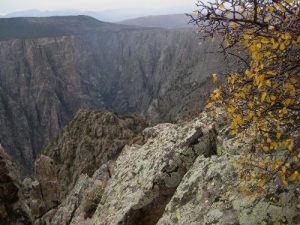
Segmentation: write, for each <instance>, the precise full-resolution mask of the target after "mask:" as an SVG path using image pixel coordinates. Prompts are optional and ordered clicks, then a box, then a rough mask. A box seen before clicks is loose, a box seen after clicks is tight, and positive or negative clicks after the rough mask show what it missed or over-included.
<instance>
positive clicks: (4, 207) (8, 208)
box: [0, 145, 32, 225]
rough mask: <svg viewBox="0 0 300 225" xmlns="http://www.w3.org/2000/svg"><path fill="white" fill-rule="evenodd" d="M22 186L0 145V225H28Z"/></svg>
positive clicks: (27, 212) (29, 222) (29, 220)
mask: <svg viewBox="0 0 300 225" xmlns="http://www.w3.org/2000/svg"><path fill="white" fill-rule="evenodd" d="M24 199H25V198H24V195H23V188H22V184H21V182H20V180H19V176H18V173H17V171H16V169H15V167H14V166H13V163H12V161H11V159H10V157H9V156H8V155H7V154H6V153H5V151H4V149H3V148H2V146H1V145H0V225H30V224H31V223H32V220H31V217H30V212H29V209H28V207H27V205H26V204H25V201H24Z"/></svg>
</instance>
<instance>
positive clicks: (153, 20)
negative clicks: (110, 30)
mask: <svg viewBox="0 0 300 225" xmlns="http://www.w3.org/2000/svg"><path fill="white" fill-rule="evenodd" d="M189 21H190V18H189V17H188V16H187V15H185V14H172V15H158V16H145V17H139V18H134V19H128V20H123V21H121V22H118V23H120V24H126V25H133V26H141V27H162V28H185V27H189V28H192V27H193V25H192V24H189Z"/></svg>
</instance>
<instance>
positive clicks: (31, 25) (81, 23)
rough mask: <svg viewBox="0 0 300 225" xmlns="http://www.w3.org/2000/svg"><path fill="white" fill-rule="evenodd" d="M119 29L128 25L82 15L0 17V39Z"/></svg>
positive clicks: (126, 27)
mask: <svg viewBox="0 0 300 225" xmlns="http://www.w3.org/2000/svg"><path fill="white" fill-rule="evenodd" d="M120 29H129V27H128V26H125V25H118V24H113V23H108V22H102V21H99V20H97V19H95V18H93V17H90V16H84V15H80V16H53V17H40V18H39V17H16V18H0V31H1V33H0V40H1V39H13V38H41V37H55V36H64V35H76V34H84V33H91V32H99V31H100V32H105V31H108V30H110V31H112V30H120Z"/></svg>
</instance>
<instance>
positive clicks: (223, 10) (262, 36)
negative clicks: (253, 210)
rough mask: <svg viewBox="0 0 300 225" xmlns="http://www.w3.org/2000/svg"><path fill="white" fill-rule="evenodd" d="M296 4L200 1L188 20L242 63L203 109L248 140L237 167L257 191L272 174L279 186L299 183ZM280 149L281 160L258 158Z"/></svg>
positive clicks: (299, 11)
mask: <svg viewBox="0 0 300 225" xmlns="http://www.w3.org/2000/svg"><path fill="white" fill-rule="evenodd" d="M299 4H300V1H299V0H282V1H279V0H276V1H275V0H247V1H246V0H213V1H208V2H206V1H205V2H202V1H199V2H198V3H197V6H198V10H197V11H196V16H191V17H192V22H193V23H195V24H197V25H198V27H199V31H200V32H201V33H202V34H201V37H200V38H202V39H207V38H209V39H211V38H212V39H217V40H219V41H220V48H221V49H222V51H223V52H224V53H225V54H226V55H234V56H236V57H238V59H239V60H240V62H241V63H242V64H243V66H239V69H236V71H233V72H232V73H230V74H229V75H228V78H227V83H226V84H225V85H224V86H222V87H218V88H216V89H215V90H214V92H213V93H212V95H211V100H212V101H211V102H209V103H208V107H212V106H221V107H222V108H223V109H224V110H225V112H226V117H227V118H228V120H229V123H230V128H231V134H232V135H239V136H240V137H242V138H245V137H246V138H251V140H252V142H253V143H252V148H251V152H249V153H248V154H245V155H244V156H243V158H242V160H241V162H239V165H238V166H239V167H240V168H241V170H240V171H241V178H243V179H244V180H246V181H250V182H252V183H253V184H255V185H256V187H258V188H261V189H263V188H264V184H265V182H267V181H268V180H269V179H270V177H272V176H273V175H274V174H278V175H280V178H281V179H280V181H281V184H282V185H284V186H287V185H288V183H289V182H293V181H299V180H300V172H299V159H300V153H299V144H297V141H298V140H299V126H300V123H299V121H300V104H299V103H300V96H299V94H300V84H299V79H300V53H299V52H300V7H299ZM213 81H214V82H216V81H217V75H216V74H214V75H213ZM282 149H286V151H285V154H284V157H282V158H281V159H272V160H267V159H266V158H264V157H261V156H262V155H264V156H265V154H268V155H272V154H273V153H274V152H275V151H278V150H282ZM242 189H243V191H244V190H245V188H244V187H243V188H242Z"/></svg>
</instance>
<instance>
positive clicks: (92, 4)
mask: <svg viewBox="0 0 300 225" xmlns="http://www.w3.org/2000/svg"><path fill="white" fill-rule="evenodd" d="M195 3H196V0H0V13H1V14H6V13H11V12H15V11H24V10H30V9H38V10H80V11H90V10H92V11H102V10H110V9H120V8H124V9H125V8H126V9H130V8H137V9H138V8H140V9H142V8H144V9H146V8H149V9H167V8H172V9H180V8H182V9H183V12H184V11H185V10H187V9H188V8H189V6H190V9H191V10H192V9H193V8H194V6H195Z"/></svg>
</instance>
